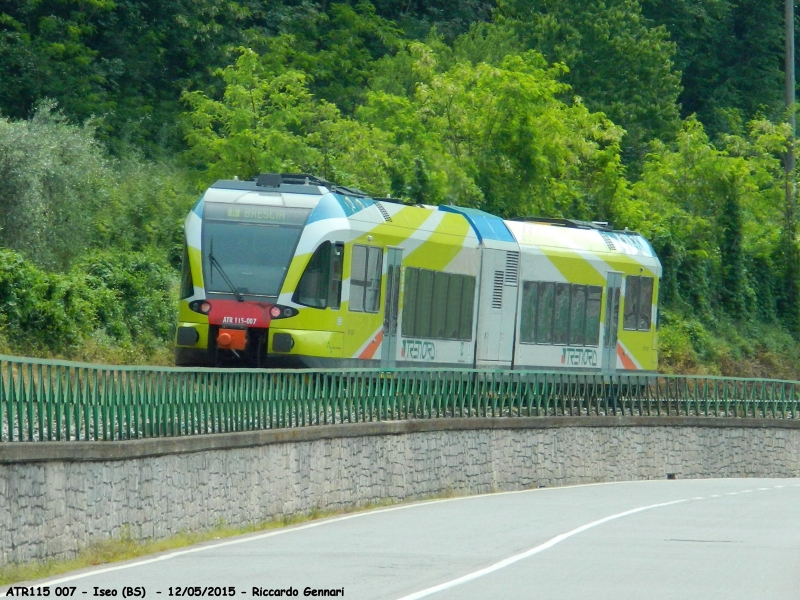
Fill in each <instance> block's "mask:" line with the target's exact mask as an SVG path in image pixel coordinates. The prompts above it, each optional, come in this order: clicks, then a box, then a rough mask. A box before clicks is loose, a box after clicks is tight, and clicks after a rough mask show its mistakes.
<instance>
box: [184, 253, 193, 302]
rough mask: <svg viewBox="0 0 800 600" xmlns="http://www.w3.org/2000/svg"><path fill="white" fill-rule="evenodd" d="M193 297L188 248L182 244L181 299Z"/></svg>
mask: <svg viewBox="0 0 800 600" xmlns="http://www.w3.org/2000/svg"><path fill="white" fill-rule="evenodd" d="M189 296H194V280H193V279H192V265H191V264H190V263H189V247H188V246H187V245H186V242H184V243H183V261H182V262H181V298H188V297H189Z"/></svg>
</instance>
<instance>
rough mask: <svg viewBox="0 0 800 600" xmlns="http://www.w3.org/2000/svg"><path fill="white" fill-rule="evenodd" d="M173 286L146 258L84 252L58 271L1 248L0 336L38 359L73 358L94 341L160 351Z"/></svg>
mask: <svg viewBox="0 0 800 600" xmlns="http://www.w3.org/2000/svg"><path fill="white" fill-rule="evenodd" d="M176 285H177V281H176V276H175V272H174V271H173V269H172V268H171V267H170V266H169V265H168V264H167V263H166V261H164V260H163V259H161V260H159V259H157V258H155V257H153V256H151V255H148V254H144V253H114V252H113V251H108V252H104V253H101V254H96V255H90V256H88V257H86V258H85V259H84V260H83V261H82V262H81V263H80V264H79V265H77V266H76V267H75V268H74V269H73V270H72V271H71V272H69V273H66V274H60V273H49V272H46V271H43V270H41V269H39V268H38V267H36V266H35V265H33V264H32V263H31V262H30V261H26V260H25V259H23V258H22V256H20V255H19V254H18V253H16V252H13V251H9V250H2V249H0V335H2V338H4V339H5V342H4V345H7V346H10V345H12V344H13V346H14V347H15V348H17V350H18V351H25V352H31V353H37V354H41V353H56V354H67V355H71V354H74V353H75V351H76V350H77V349H78V348H79V347H80V346H81V345H83V344H86V343H87V341H88V340H89V339H90V338H95V339H97V338H98V337H100V338H106V339H107V340H108V341H110V342H112V343H114V344H119V345H122V346H126V347H130V346H131V345H132V344H133V345H137V346H140V347H142V348H144V349H151V350H152V349H154V348H156V347H163V346H165V345H166V343H167V342H168V341H169V339H170V338H171V336H172V331H173V326H174V318H175V314H174V311H175V309H174V306H175V288H176Z"/></svg>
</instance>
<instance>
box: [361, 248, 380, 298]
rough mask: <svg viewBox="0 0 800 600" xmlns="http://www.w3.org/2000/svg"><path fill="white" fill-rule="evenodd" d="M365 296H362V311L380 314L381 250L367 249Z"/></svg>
mask: <svg viewBox="0 0 800 600" xmlns="http://www.w3.org/2000/svg"><path fill="white" fill-rule="evenodd" d="M367 250H368V252H367V276H366V283H367V287H366V294H365V295H364V311H366V312H370V313H376V312H380V303H381V275H382V274H383V248H374V247H372V246H370V247H368V248H367Z"/></svg>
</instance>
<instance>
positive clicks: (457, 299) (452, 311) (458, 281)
mask: <svg viewBox="0 0 800 600" xmlns="http://www.w3.org/2000/svg"><path fill="white" fill-rule="evenodd" d="M463 283H464V276H463V275H450V276H449V277H448V281H447V308H446V309H445V311H446V312H445V317H444V337H445V338H447V339H449V340H457V339H458V323H459V317H460V313H461V288H462V286H463Z"/></svg>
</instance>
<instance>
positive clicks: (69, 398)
mask: <svg viewBox="0 0 800 600" xmlns="http://www.w3.org/2000/svg"><path fill="white" fill-rule="evenodd" d="M799 399H800V382H794V381H778V380H767V379H740V378H731V377H703V376H688V375H626V374H620V375H613V376H608V375H599V374H595V373H568V372H538V371H485V370H470V369H463V370H458V369H453V370H446V371H433V370H428V369H392V370H377V369H361V370H356V369H352V370H351V369H334V370H324V371H290V370H272V371H266V370H252V369H182V368H166V367H115V366H105V365H89V364H81V363H70V362H63V361H53V360H37V359H29V358H18V357H11V356H0V442H15V441H50V440H63V441H71V440H130V439H141V438H152V437H165V436H184V435H200V434H207V433H222V432H233V431H253V430H260V429H274V428H286V427H305V426H312V425H321V424H336V423H358V422H365V421H388V420H399V419H431V418H438V417H505V418H513V417H518V416H553V415H564V416H574V417H580V416H585V415H615V416H617V415H619V416H622V415H642V416H656V415H672V416H710V417H755V418H764V419H770V418H774V419H798V418H800V407H798V400H799Z"/></svg>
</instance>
